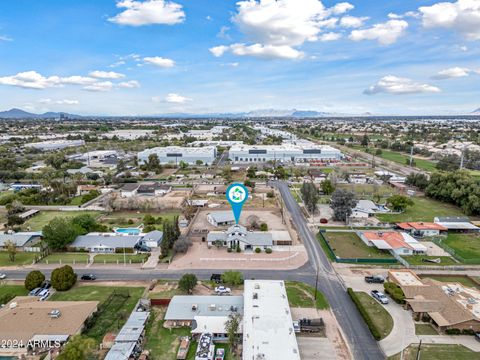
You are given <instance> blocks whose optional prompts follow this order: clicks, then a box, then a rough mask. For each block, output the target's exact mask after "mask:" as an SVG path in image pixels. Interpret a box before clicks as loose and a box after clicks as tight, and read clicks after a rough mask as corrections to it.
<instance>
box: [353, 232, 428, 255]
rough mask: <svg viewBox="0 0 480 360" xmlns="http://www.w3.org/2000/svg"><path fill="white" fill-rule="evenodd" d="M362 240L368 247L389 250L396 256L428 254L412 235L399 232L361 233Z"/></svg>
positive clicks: (359, 233)
mask: <svg viewBox="0 0 480 360" xmlns="http://www.w3.org/2000/svg"><path fill="white" fill-rule="evenodd" d="M358 235H359V236H360V239H362V241H363V242H364V243H365V244H366V245H367V246H375V247H376V248H377V249H379V250H387V251H391V252H393V253H395V254H396V255H415V254H426V253H427V247H426V246H425V245H423V244H421V243H419V242H418V241H417V240H415V239H414V238H413V237H412V236H411V235H409V234H407V233H405V232H398V231H359V232H358Z"/></svg>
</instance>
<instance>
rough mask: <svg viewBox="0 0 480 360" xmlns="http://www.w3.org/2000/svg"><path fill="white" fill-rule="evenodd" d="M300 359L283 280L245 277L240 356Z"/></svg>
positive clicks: (246, 359) (282, 359)
mask: <svg viewBox="0 0 480 360" xmlns="http://www.w3.org/2000/svg"><path fill="white" fill-rule="evenodd" d="M252 359H275V360H300V352H299V350H298V344H297V339H296V337H295V332H294V330H293V322H292V314H291V312H290V306H289V304H288V298H287V292H286V290H285V283H284V282H283V281H281V280H245V290H244V316H243V360H252Z"/></svg>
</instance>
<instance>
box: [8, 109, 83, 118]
mask: <svg viewBox="0 0 480 360" xmlns="http://www.w3.org/2000/svg"><path fill="white" fill-rule="evenodd" d="M60 117H68V118H81V116H80V115H74V114H68V113H64V112H51V111H49V112H46V113H43V114H34V113H30V112H27V111H24V110H22V109H16V108H13V109H10V110H7V111H0V119H55V118H60Z"/></svg>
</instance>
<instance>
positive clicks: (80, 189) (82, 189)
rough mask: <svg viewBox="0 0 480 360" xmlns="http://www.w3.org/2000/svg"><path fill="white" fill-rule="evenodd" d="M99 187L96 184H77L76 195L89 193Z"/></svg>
mask: <svg viewBox="0 0 480 360" xmlns="http://www.w3.org/2000/svg"><path fill="white" fill-rule="evenodd" d="M99 189H100V188H99V187H98V186H96V185H78V186H77V196H83V195H87V194H89V193H90V191H96V190H99Z"/></svg>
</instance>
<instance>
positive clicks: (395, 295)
mask: <svg viewBox="0 0 480 360" xmlns="http://www.w3.org/2000/svg"><path fill="white" fill-rule="evenodd" d="M383 288H384V289H385V292H386V293H387V294H388V295H390V297H391V298H392V299H393V301H395V302H396V303H397V304H405V294H404V293H403V290H402V289H401V288H400V287H399V286H398V285H397V284H395V283H393V282H389V281H387V282H385V283H384V284H383Z"/></svg>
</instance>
